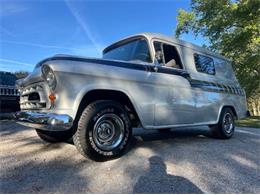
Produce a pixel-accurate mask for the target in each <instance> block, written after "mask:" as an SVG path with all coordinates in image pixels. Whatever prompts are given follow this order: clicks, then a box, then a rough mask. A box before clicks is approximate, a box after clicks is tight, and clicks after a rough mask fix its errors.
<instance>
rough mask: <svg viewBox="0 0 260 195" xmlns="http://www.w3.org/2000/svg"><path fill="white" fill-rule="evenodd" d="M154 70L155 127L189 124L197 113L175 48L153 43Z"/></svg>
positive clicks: (157, 42) (165, 44)
mask: <svg viewBox="0 0 260 195" xmlns="http://www.w3.org/2000/svg"><path fill="white" fill-rule="evenodd" d="M153 46H154V50H155V54H156V59H157V62H158V64H159V65H158V67H157V72H156V71H155V72H154V74H153V76H152V77H153V79H155V80H156V82H157V85H156V87H157V89H156V91H157V94H156V97H155V120H154V123H155V124H154V125H155V126H167V125H169V126H173V125H180V124H191V123H193V122H194V120H193V118H194V116H195V115H196V104H195V97H194V94H193V91H192V90H191V86H190V83H189V80H188V73H187V72H186V70H185V68H184V66H183V64H182V62H181V58H180V56H179V53H178V50H177V47H176V46H174V45H170V44H167V43H163V42H161V41H154V42H153Z"/></svg>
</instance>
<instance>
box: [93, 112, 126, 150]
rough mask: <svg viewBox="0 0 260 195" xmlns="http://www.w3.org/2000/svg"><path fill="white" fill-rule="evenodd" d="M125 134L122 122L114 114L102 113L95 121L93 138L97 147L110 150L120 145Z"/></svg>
mask: <svg viewBox="0 0 260 195" xmlns="http://www.w3.org/2000/svg"><path fill="white" fill-rule="evenodd" d="M124 134H125V128H124V123H123V121H122V119H121V118H120V117H119V116H117V115H116V114H111V113H109V114H104V115H102V116H101V117H100V118H99V119H98V120H97V121H96V123H95V125H94V130H93V140H94V142H95V144H96V146H97V147H98V148H100V149H101V150H105V151H110V150H113V149H114V148H116V147H117V146H119V145H120V143H121V142H122V140H123V137H124Z"/></svg>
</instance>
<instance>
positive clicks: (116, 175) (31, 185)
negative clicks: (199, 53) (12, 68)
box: [0, 121, 260, 193]
mask: <svg viewBox="0 0 260 195" xmlns="http://www.w3.org/2000/svg"><path fill="white" fill-rule="evenodd" d="M208 131H209V130H208V128H207V127H199V128H178V129H173V130H172V132H170V133H168V134H166V133H159V132H157V131H150V132H148V131H144V130H142V129H135V130H134V138H133V139H132V143H131V150H130V151H129V152H128V153H127V154H126V155H124V156H123V157H121V158H119V159H116V160H111V161H107V162H93V161H90V160H87V159H85V158H84V157H82V156H81V155H80V154H79V153H78V152H77V150H76V148H75V146H74V145H73V144H72V143H71V142H68V143H58V144H48V143H45V142H43V141H42V140H40V139H39V138H38V137H37V135H36V133H35V131H34V130H33V129H30V128H27V127H23V126H21V125H18V124H16V123H15V122H12V121H1V122H0V161H1V164H0V193H260V171H259V167H260V166H259V165H260V155H259V154H260V129H254V128H237V129H236V133H235V135H234V137H233V138H232V139H230V140H217V139H212V138H209V137H208Z"/></svg>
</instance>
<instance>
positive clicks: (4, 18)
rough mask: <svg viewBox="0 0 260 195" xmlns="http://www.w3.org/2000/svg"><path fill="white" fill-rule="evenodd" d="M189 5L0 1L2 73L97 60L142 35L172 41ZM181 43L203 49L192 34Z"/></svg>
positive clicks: (177, 1) (185, 1)
mask: <svg viewBox="0 0 260 195" xmlns="http://www.w3.org/2000/svg"><path fill="white" fill-rule="evenodd" d="M180 8H182V9H185V10H189V8H190V0H158V1H157V0H140V1H138V0H131V1H130V0H115V1H111V0H95V1H94V0H0V71H10V72H15V71H29V72H30V71H32V70H33V68H34V66H35V65H36V63H37V62H39V61H40V60H42V59H44V58H47V57H51V56H53V55H55V54H70V55H80V56H86V57H101V53H102V49H104V48H105V47H106V46H108V45H110V44H111V43H113V42H115V41H117V40H119V39H122V38H124V37H127V36H129V35H132V34H136V33H140V32H156V33H162V34H165V35H168V36H174V29H175V28H176V25H177V20H176V16H177V12H178V9H180ZM181 39H183V40H186V41H189V42H192V43H195V44H197V45H202V44H203V39H202V38H196V39H195V38H194V37H193V36H192V34H188V35H183V36H181Z"/></svg>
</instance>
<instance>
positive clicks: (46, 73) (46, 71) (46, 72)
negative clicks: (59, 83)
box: [42, 65, 56, 89]
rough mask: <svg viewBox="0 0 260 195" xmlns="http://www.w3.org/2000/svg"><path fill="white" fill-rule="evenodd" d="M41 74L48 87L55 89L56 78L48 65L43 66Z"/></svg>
mask: <svg viewBox="0 0 260 195" xmlns="http://www.w3.org/2000/svg"><path fill="white" fill-rule="evenodd" d="M42 74H43V78H44V79H45V81H46V82H47V84H48V85H49V87H50V88H52V89H54V88H55V87H56V78H55V74H54V72H53V70H52V69H51V68H50V67H49V66H48V65H43V66H42Z"/></svg>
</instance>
